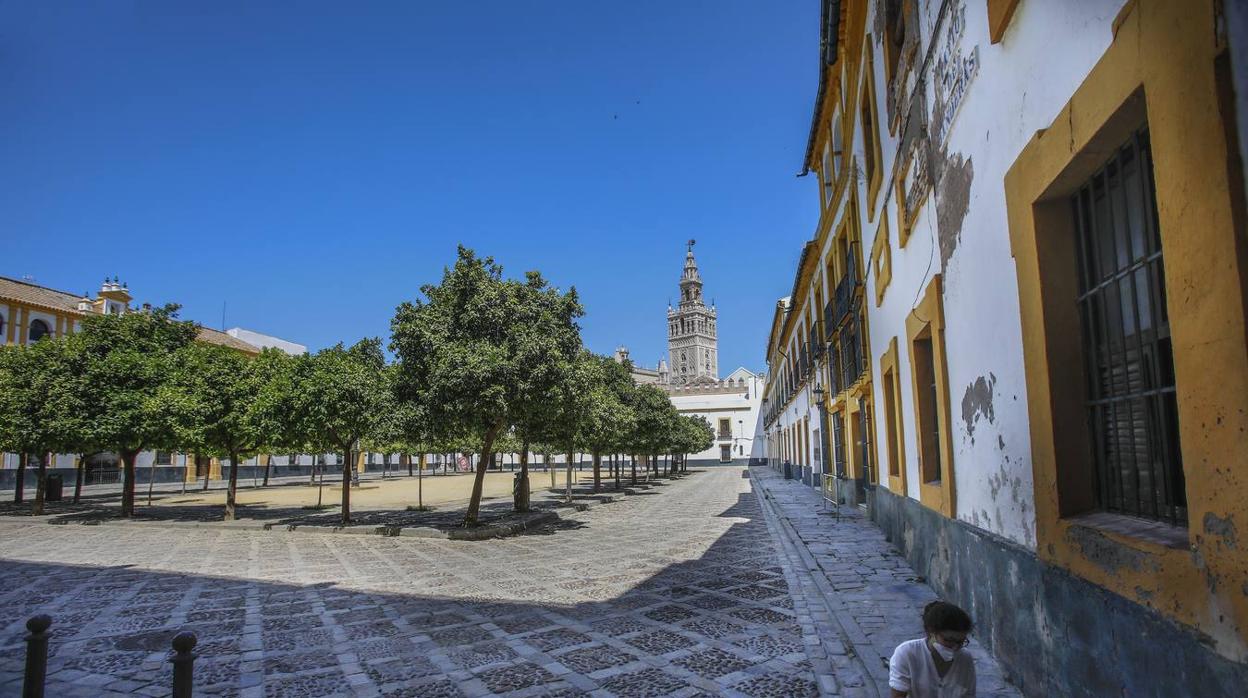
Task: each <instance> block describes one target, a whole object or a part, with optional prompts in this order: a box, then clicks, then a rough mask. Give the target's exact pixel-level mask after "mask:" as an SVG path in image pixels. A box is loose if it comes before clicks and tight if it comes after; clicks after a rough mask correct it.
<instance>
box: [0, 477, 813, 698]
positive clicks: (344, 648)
mask: <svg viewBox="0 0 1248 698" xmlns="http://www.w3.org/2000/svg"><path fill="white" fill-rule="evenodd" d="M719 516H720V517H734V518H737V519H739V520H738V521H734V522H733V523H731V525H729V526H728V528H727V529H725V530H723V531H722V532H721V533H719V534H717V535H716V537H715V538H714V539H713V540H711V541H707V540H705V539H699V537H698V536H696V535H693V536H690V537H687V538H682V539H679V540H677V539H672V540H667V541H664V540H655V539H654V534H655V531H661V530H662V522H661V521H659V522H654V525H652V526H648V527H646V526H642V525H640V524H643V523H645V522H640V521H639V522H638V523H639V526H636V527H633V528H632V529H628V530H624V529H621V530H612V531H610V532H609V535H608V536H604V537H603V538H601V544H596V545H592V546H589V547H588V548H585V547H584V544H583V542H580V541H578V542H576V543H570V544H571V545H572V546H573V547H571V548H569V547H568V546H566V545H564V546H553V547H552V546H549V545H540V546H533V545H528V544H526V543H525V542H524V541H526V540H531V539H526V538H517V539H511V540H508V541H496V542H479V543H452V542H444V541H436V542H435V541H410V540H398V539H388V538H386V539H383V538H376V539H369V540H371V541H375V543H372V544H369V545H361V544H360V541H359V540H358V539H356V537H353V536H323V537H322V539H321V541H320V542H317V543H312V542H311V540H310V539H303V540H308V541H309V544H308V545H303V546H300V548H299V550H298V552H297V553H292V551H291V548H290V547H289V546H288V542H287V541H289V540H291V539H287V538H280V537H276V536H263V535H257V534H254V533H247V532H243V533H239V534H221V535H224V536H229V539H221V538H218V539H217V541H216V542H215V543H214V544H215V545H219V546H224V547H223V548H220V549H215V550H214V554H222V551H223V550H231V551H234V550H246V549H248V545H249V546H250V550H251V553H250V555H248V556H245V559H241V560H239V563H238V564H239V565H240V567H247V568H248V572H247V575H248V577H249V578H239V577H232V576H229V575H210V574H197V573H184V572H178V571H159V570H154V569H148V568H147V567H150V566H155V565H172V566H176V567H181V566H183V565H185V566H186V568H187V569H204V568H206V567H207V564H206V561H205V559H204V556H205V555H207V554H208V553H207V551H206V550H205V549H202V548H200V547H198V546H190V545H187V544H185V542H183V544H182V545H180V546H172V547H170V545H169V544H168V542H167V544H166V545H165V546H164V548H163V549H162V548H161V546H159V545H157V544H156V542H158V541H160V540H161V538H162V535H167V534H168V529H166V530H165V531H164V532H163V534H162V532H161V531H160V530H159V529H155V528H149V527H128V528H126V529H124V532H123V533H121V534H120V535H121V538H120V539H117V538H110V539H109V540H111V541H112V544H114V545H119V546H122V551H121V552H119V554H118V555H117V558H119V559H124V560H125V561H126V562H128V563H131V564H127V565H115V566H106V567H90V566H81V565H68V564H50V563H36V562H24V561H21V562H19V561H12V560H6V561H4V563H3V567H4V571H5V580H6V584H5V591H4V592H3V593H0V609H2V610H0V693H3V694H5V695H8V694H10V693H14V692H16V690H17V687H18V686H19V685H20V677H21V671H22V663H23V650H22V636H23V634H24V629H23V623H24V621H25V620H26V619H27V618H28V617H30V616H31V615H34V614H36V613H48V614H50V615H51V616H52V617H53V619H54V622H53V626H52V627H53V635H52V641H51V645H50V655H51V658H50V661H49V667H48V682H49V683H48V695H61V694H63V693H66V692H67V691H69V690H71V689H72V688H73V687H74V686H78V687H81V686H92V687H98V688H99V694H106V693H107V692H108V691H118V692H121V693H148V692H155V691H157V690H160V689H161V688H162V687H168V686H169V685H170V681H171V669H170V665H169V663H168V662H167V656H166V653H167V648H168V647H169V642H170V640H171V638H172V637H173V635H174V634H175V633H177V632H178V631H180V630H184V629H185V630H191V631H193V632H195V633H196V635H197V637H198V638H199V645H198V647H197V648H196V650H197V653H198V655H199V659H198V660H197V661H196V664H195V687H196V695H238V694H239V693H240V692H241V691H242V690H243V689H244V688H245V687H247V686H255V685H262V686H263V690H264V692H265V694H266V695H270V696H295V695H298V696H321V695H332V694H341V693H350V692H351V691H352V690H366V691H367V690H369V689H370V688H373V689H376V690H377V691H378V692H380V693H381V694H383V695H395V696H460V695H488V694H508V693H511V692H521V695H539V694H540V695H547V696H556V695H558V696H579V695H588V694H589V693H590V692H592V691H602V692H605V694H610V695H618V696H643V695H647V696H654V695H672V694H676V695H679V696H693V695H738V696H759V697H763V696H815V695H817V694H818V691H817V689H816V685H815V682H814V676H813V673H812V671H811V665H810V663H809V659H808V657H807V655H806V653H805V649H804V645H803V637H802V635H801V630H800V628H799V626H798V625H797V622H796V617H795V614H794V611H793V602H792V599H791V597H790V596H789V594H788V582H787V581H786V575H791V572H787V571H786V570H785V569H784V568H783V567H782V566H781V561H780V559H779V557H778V556H777V555H776V552H775V548H774V546H773V545H772V541H771V540H770V536H769V533H768V531H767V527H766V524H765V523H764V521H763V519H762V512H761V509H760V508H759V504H758V502H757V499H756V498H755V496H754V495H753V494H752V493H744V494H742V495H741V496H740V497H739V499H738V501H737V502H736V503H735V504H734V505H732V506H731V507H730V508H728V509H727V510H725V511H723V512H722V513H720V514H719ZM111 534H112V532H111V531H110V532H105V531H90V532H82V533H78V534H73V535H71V534H68V533H66V535H65V536H62V537H61V538H60V539H58V540H59V543H60V544H63V545H70V546H72V545H74V543H73V542H72V541H74V540H77V541H78V544H79V545H85V544H88V543H91V542H92V541H82V540H81V536H83V535H87V536H92V537H93V541H96V539H98V540H100V541H102V540H105V538H104V536H106V535H111ZM183 535H185V534H183ZM234 535H239V536H245V537H246V538H239V539H234V538H233V536H234ZM349 539H356V540H349ZM592 540H594V541H595V542H598V540H599V539H592ZM322 543H323V544H322ZM96 544H98V541H96ZM214 544H209V545H214ZM291 545H293V544H291ZM10 547H11V546H10ZM19 547H20V546H19ZM30 547H31V551H30V552H32V553H34V552H36V551H37V550H39V549H41V547H40V545H39V544H38V542H37V541H31V546H30ZM491 548H493V550H491ZM170 550H172V551H173V552H172V553H171V552H170ZM18 552H19V553H21V552H24V551H21V550H19V551H18ZM68 552H69V553H72V552H73V551H72V550H70V551H68ZM468 553H471V554H468ZM691 554H695V555H696V556H695V557H692V558H690V557H689V556H690V555H691ZM437 555H445V556H447V558H446V559H447V563H446V564H445V565H444V566H439V565H436V564H431V563H430V562H429V560H430V559H432V558H433V557H434V556H437ZM660 555H661V556H662V559H665V560H679V561H678V562H669V563H666V564H664V563H661V562H660V563H658V565H657V566H656V564H655V560H656V556H660ZM71 557H72V554H71ZM452 560H453V564H452V563H451V561H452ZM292 567H297V568H298V571H297V572H295V571H292ZM629 570H655V571H654V572H652V573H650V572H644V571H643V572H639V573H635V574H630V573H626V572H627V571H629ZM282 575H287V576H296V577H298V578H300V579H302V580H303V583H301V584H295V583H290V582H288V581H276V580H275V579H274V578H276V577H281V576H282ZM346 579H349V580H351V581H350V582H349V583H342V582H338V581H335V580H346ZM599 695H602V693H600V694H599Z"/></svg>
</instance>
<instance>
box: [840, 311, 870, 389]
mask: <svg viewBox="0 0 1248 698" xmlns="http://www.w3.org/2000/svg"><path fill="white" fill-rule="evenodd" d="M838 346H839V349H840V358H841V388H842V389H844V388H848V387H849V386H851V385H853V384H854V382H855V381H857V380H858V378H859V377H860V376H861V375H862V374H863V373H865V372H866V368H867V367H866V362H865V361H864V359H863V357H864V352H863V350H862V315H861V313H860V312H853V313H851V314H850V317H849V318H848V320H847V321H846V323H845V326H844V327H843V328H841V333H840V343H839V345H838Z"/></svg>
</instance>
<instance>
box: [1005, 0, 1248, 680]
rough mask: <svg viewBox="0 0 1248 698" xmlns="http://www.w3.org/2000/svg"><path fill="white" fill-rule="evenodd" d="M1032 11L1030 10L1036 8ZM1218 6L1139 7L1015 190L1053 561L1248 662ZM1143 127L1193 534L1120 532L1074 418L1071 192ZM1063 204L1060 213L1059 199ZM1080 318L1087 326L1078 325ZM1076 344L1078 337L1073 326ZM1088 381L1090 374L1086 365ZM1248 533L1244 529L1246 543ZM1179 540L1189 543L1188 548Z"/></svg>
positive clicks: (1035, 451)
mask: <svg viewBox="0 0 1248 698" xmlns="http://www.w3.org/2000/svg"><path fill="white" fill-rule="evenodd" d="M1026 5H1027V4H1026V3H1024V4H1023V8H1024V9H1025V7H1026ZM1214 26H1215V23H1214V16H1213V4H1212V3H1211V2H1190V3H1173V2H1163V1H1159V0H1140V2H1135V3H1132V4H1130V5H1129V6H1128V8H1127V9H1126V10H1125V11H1124V12H1123V14H1122V16H1121V17H1120V19H1119V21H1118V22H1117V35H1116V37H1115V38H1114V41H1113V44H1112V45H1111V46H1110V47H1109V49H1108V50H1107V51H1106V52H1105V54H1104V56H1103V58H1102V59H1101V60H1100V61H1099V62H1098V63H1097V65H1096V67H1095V68H1094V69H1093V70H1092V72H1091V73H1090V74H1089V75H1088V77H1087V80H1086V81H1085V82H1084V83H1083V85H1081V86H1080V88H1079V89H1078V90H1077V91H1076V92H1075V93H1074V94H1073V96H1072V97H1071V100H1070V102H1069V103H1068V104H1067V105H1066V106H1065V107H1064V108H1063V109H1062V110H1061V111H1060V113H1059V114H1058V115H1057V117H1056V118H1055V119H1054V120H1053V122H1052V124H1051V125H1050V126H1049V128H1048V129H1046V130H1044V131H1041V132H1038V133H1037V134H1036V135H1035V137H1034V138H1032V140H1031V142H1030V143H1029V144H1028V145H1027V147H1026V148H1025V149H1024V150H1023V152H1022V154H1021V155H1020V156H1019V157H1018V159H1017V160H1016V161H1015V163H1014V165H1013V166H1012V167H1011V169H1010V171H1009V175H1008V176H1007V178H1006V192H1007V196H1008V200H1009V215H1010V235H1011V240H1012V247H1013V249H1014V252H1015V257H1016V261H1017V273H1018V280H1019V288H1020V302H1021V306H1022V325H1023V331H1024V339H1025V357H1026V367H1027V376H1028V384H1029V386H1030V389H1031V392H1030V394H1029V397H1028V408H1029V414H1030V418H1031V435H1032V439H1031V440H1032V467H1033V470H1034V474H1035V481H1036V483H1037V487H1036V510H1037V533H1036V534H1037V539H1038V542H1039V554H1040V556H1041V557H1042V558H1043V559H1045V560H1047V561H1050V562H1052V563H1053V564H1056V565H1059V566H1061V567H1063V568H1066V569H1068V570H1070V571H1071V572H1073V573H1074V574H1077V575H1079V576H1080V577H1083V578H1086V579H1088V580H1091V581H1093V582H1095V583H1096V584H1098V585H1101V586H1103V587H1105V588H1107V589H1110V590H1112V591H1114V592H1116V593H1118V594H1121V595H1123V596H1125V597H1127V598H1130V599H1132V600H1133V601H1136V602H1137V603H1140V604H1142V605H1145V606H1148V607H1150V608H1154V609H1156V610H1158V611H1159V612H1161V613H1163V614H1165V615H1167V616H1169V617H1172V618H1174V619H1175V620H1177V621H1179V622H1181V623H1183V624H1185V625H1188V626H1191V627H1193V628H1195V629H1196V630H1197V631H1198V632H1200V633H1201V634H1203V635H1204V636H1206V637H1207V638H1208V642H1209V643H1210V644H1211V645H1212V646H1213V647H1215V648H1216V650H1217V651H1218V652H1219V653H1221V654H1222V655H1223V656H1226V657H1228V658H1231V659H1233V660H1235V661H1240V662H1244V661H1248V640H1246V638H1248V542H1246V541H1245V539H1244V538H1243V537H1242V536H1243V535H1244V533H1248V529H1246V528H1245V526H1248V497H1245V494H1244V493H1245V492H1248V436H1246V434H1248V352H1246V351H1245V346H1246V345H1248V326H1246V324H1245V308H1244V307H1243V302H1242V296H1241V294H1240V293H1239V288H1240V284H1241V276H1242V275H1243V274H1244V273H1245V272H1246V271H1248V269H1246V267H1245V260H1243V259H1241V258H1240V255H1239V253H1238V251H1237V249H1236V246H1235V240H1234V229H1233V227H1232V222H1231V209H1230V196H1231V191H1230V189H1229V187H1228V181H1227V174H1226V170H1225V165H1224V163H1225V162H1226V143H1225V140H1224V137H1223V128H1222V124H1221V122H1220V116H1219V105H1218V101H1217V92H1216V85H1215V78H1214V71H1213V66H1214V58H1215V56H1216V53H1217V51H1218V46H1217V45H1216V39H1215V34H1214V32H1213V27H1214ZM1141 116H1146V117H1147V122H1148V127H1149V132H1150V137H1151V141H1152V150H1153V160H1154V180H1155V187H1156V194H1157V207H1158V216H1159V219H1160V230H1161V234H1162V245H1163V252H1164V256H1165V267H1166V268H1165V271H1166V285H1167V289H1168V305H1169V317H1170V323H1171V332H1172V335H1173V342H1174V368H1175V375H1176V385H1177V389H1178V407H1179V421H1180V438H1181V444H1182V456H1183V469H1184V472H1185V475H1186V485H1187V502H1188V508H1189V513H1188V526H1189V527H1188V529H1186V530H1183V529H1178V530H1172V531H1166V530H1160V531H1139V530H1133V529H1131V528H1129V527H1128V528H1126V529H1124V531H1125V532H1123V531H1114V530H1108V529H1106V528H1102V527H1097V526H1093V525H1089V524H1086V523H1084V522H1081V521H1080V520H1078V518H1077V517H1076V516H1075V515H1077V514H1079V513H1080V512H1081V511H1083V510H1086V509H1087V508H1088V505H1089V502H1088V501H1087V500H1086V497H1084V496H1082V493H1083V492H1085V491H1086V486H1085V483H1083V482H1081V481H1080V479H1079V477H1078V474H1077V471H1078V469H1080V468H1085V467H1086V466H1085V464H1086V462H1087V460H1088V456H1087V455H1086V454H1087V453H1088V451H1087V448H1086V447H1087V442H1086V437H1081V436H1080V433H1081V426H1080V425H1079V424H1077V423H1075V422H1073V421H1072V420H1075V419H1076V418H1077V416H1081V413H1080V412H1076V413H1075V415H1072V414H1071V413H1070V409H1069V408H1070V406H1071V405H1072V404H1077V402H1076V401H1077V399H1078V397H1079V396H1078V395H1075V394H1073V393H1072V391H1071V390H1070V382H1071V380H1073V379H1076V378H1078V379H1079V380H1081V376H1076V375H1074V374H1073V373H1072V371H1071V364H1070V363H1069V359H1070V358H1071V352H1072V347H1071V345H1070V344H1069V342H1068V341H1066V340H1067V338H1068V337H1069V336H1070V334H1069V332H1070V330H1071V329H1072V327H1071V325H1072V318H1071V315H1070V313H1069V309H1068V308H1066V307H1065V302H1064V301H1066V300H1068V299H1069V296H1070V294H1071V289H1070V284H1069V282H1064V281H1063V280H1062V279H1060V278H1056V277H1054V276H1053V275H1052V274H1051V273H1050V272H1049V271H1048V269H1049V268H1051V266H1049V265H1051V263H1052V262H1054V261H1057V260H1062V259H1064V258H1069V257H1070V252H1069V251H1068V248H1065V249H1064V247H1063V245H1062V244H1061V237H1060V235H1062V234H1066V233H1068V232H1069V222H1068V220H1069V219H1068V217H1066V216H1063V215H1061V211H1060V209H1059V208H1058V205H1057V204H1058V203H1060V201H1061V199H1062V197H1063V196H1065V195H1066V194H1067V193H1068V192H1069V191H1070V190H1071V189H1072V187H1073V186H1074V185H1075V184H1076V183H1078V182H1080V181H1081V180H1082V179H1083V178H1085V177H1086V176H1087V174H1089V173H1090V172H1091V171H1092V169H1094V168H1095V167H1096V166H1097V165H1098V164H1099V163H1101V162H1103V161H1104V160H1105V158H1106V156H1107V154H1108V153H1109V152H1110V150H1109V149H1110V148H1112V147H1114V146H1116V145H1117V144H1118V143H1121V142H1122V140H1123V138H1124V137H1125V135H1126V133H1128V132H1129V129H1131V128H1133V127H1134V126H1135V125H1136V124H1138V119H1139V117H1141ZM1050 202H1053V203H1050ZM1075 320H1076V321H1077V318H1076V319H1075ZM1075 331H1076V332H1077V327H1076V328H1075ZM1074 366H1075V367H1076V368H1077V367H1078V364H1077V363H1076V364H1074ZM1241 532H1243V533H1241ZM1176 538H1177V539H1178V540H1177V541H1176V540H1175V539H1176Z"/></svg>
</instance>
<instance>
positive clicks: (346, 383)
mask: <svg viewBox="0 0 1248 698" xmlns="http://www.w3.org/2000/svg"><path fill="white" fill-rule="evenodd" d="M392 395H393V393H392V392H391V387H390V384H389V383H388V381H387V379H386V375H385V357H384V356H382V353H381V340H379V339H363V340H360V341H359V342H358V343H356V344H355V345H354V346H352V347H350V348H345V347H343V345H341V344H339V345H337V346H333V347H330V348H328V349H323V350H321V351H319V352H317V353H316V354H313V355H311V356H305V357H300V360H299V362H298V363H297V364H296V367H295V372H294V380H293V395H292V398H291V405H292V407H293V408H294V413H295V414H296V415H298V418H299V420H300V422H301V428H299V429H298V431H299V432H300V433H301V434H302V438H301V439H300V441H301V442H303V443H305V444H307V445H308V446H309V447H310V448H311V449H312V450H313V452H317V453H323V452H336V453H338V454H340V455H341V457H342V524H343V525H344V526H345V525H347V524H349V523H351V468H352V453H353V451H354V450H355V449H356V447H357V446H358V444H359V442H360V440H361V439H363V438H364V437H365V436H367V435H368V434H371V433H374V431H375V429H376V428H377V425H378V423H379V422H380V420H381V418H382V415H384V414H385V413H386V412H387V411H389V410H391V409H392V408H393V406H394V405H393V400H392Z"/></svg>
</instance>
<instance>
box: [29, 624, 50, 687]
mask: <svg viewBox="0 0 1248 698" xmlns="http://www.w3.org/2000/svg"><path fill="white" fill-rule="evenodd" d="M51 625H52V617H51V616H48V615H44V614H40V615H37V616H33V617H32V618H31V619H30V620H28V621H26V629H27V630H29V631H30V634H29V635H27V636H26V675H25V676H24V677H23V678H22V698H43V682H44V679H45V678H46V677H47V675H48V635H49V633H48V628H49V627H50V626H51Z"/></svg>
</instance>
